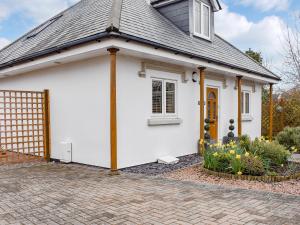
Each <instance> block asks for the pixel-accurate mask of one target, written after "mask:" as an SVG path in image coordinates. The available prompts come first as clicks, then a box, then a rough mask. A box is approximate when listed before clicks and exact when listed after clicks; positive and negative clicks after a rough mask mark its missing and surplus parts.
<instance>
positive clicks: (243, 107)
mask: <svg viewBox="0 0 300 225" xmlns="http://www.w3.org/2000/svg"><path fill="white" fill-rule="evenodd" d="M244 96H245V94H244V92H242V97H241V101H242V102H241V106H242V114H244V113H245V110H244V109H245V105H244Z"/></svg>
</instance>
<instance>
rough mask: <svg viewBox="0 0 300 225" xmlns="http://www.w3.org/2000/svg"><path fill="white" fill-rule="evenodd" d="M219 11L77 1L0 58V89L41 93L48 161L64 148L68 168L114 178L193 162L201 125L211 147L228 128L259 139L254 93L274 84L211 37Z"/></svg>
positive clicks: (133, 0) (169, 2) (122, 0)
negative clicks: (164, 162)
mask: <svg viewBox="0 0 300 225" xmlns="http://www.w3.org/2000/svg"><path fill="white" fill-rule="evenodd" d="M219 10H221V7H220V4H219V2H218V0H210V1H209V0H152V1H151V2H150V1H147V0H82V1H80V2H79V3H77V4H76V5H74V6H72V7H71V8H69V9H67V10H65V11H63V12H62V13H60V14H58V15H56V16H55V17H53V18H51V19H50V20H48V21H46V22H45V23H43V24H41V25H40V26H38V27H37V28H35V29H33V30H32V31H30V32H29V33H27V34H25V35H24V36H22V37H21V38H19V39H18V40H16V41H15V42H13V43H12V44H11V45H9V46H7V47H6V48H4V49H2V50H1V51H0V76H1V79H0V89H5V90H7V89H8V90H10V89H13V90H36V91H40V90H43V89H49V93H50V110H51V113H50V115H51V119H50V120H51V158H53V159H62V151H64V144H62V143H63V142H70V143H72V161H73V162H78V163H83V164H89V165H95V166H101V167H107V168H112V170H116V169H118V168H124V167H129V166H134V165H138V164H143V163H149V162H154V161H156V160H157V159H158V158H159V157H161V156H166V155H172V156H175V157H177V156H182V155H188V154H192V153H196V152H197V151H198V142H199V139H200V137H203V135H204V131H203V127H204V124H203V119H204V118H210V119H211V126H210V127H211V128H210V134H211V136H212V139H216V140H217V139H218V140H222V138H223V137H224V136H226V135H227V133H228V132H229V131H228V126H229V120H230V119H234V120H235V121H236V123H235V126H236V128H237V129H236V131H235V132H236V135H238V131H239V132H240V133H239V134H241V133H243V134H248V135H250V136H251V137H252V138H254V137H257V136H260V135H261V94H262V85H264V84H271V86H272V84H275V83H277V82H279V80H280V78H279V77H277V76H276V75H275V74H273V73H272V72H271V71H269V70H268V69H266V68H264V67H263V66H261V65H259V64H257V63H256V62H255V61H253V60H252V59H250V58H249V57H247V56H246V55H245V54H243V53H242V52H241V51H239V50H238V49H237V48H235V47H234V46H233V45H231V44H230V43H228V42H226V41H225V40H224V39H222V38H221V37H220V36H218V35H217V34H215V31H214V14H215V13H217V12H218V11H219ZM232 25H233V26H234V21H233V23H232ZM250 45H251V43H249V46H250ZM199 84H200V85H199ZM238 93H240V95H239V94H238ZM238 96H240V98H241V100H240V101H238ZM239 102H240V103H241V104H238V103H239ZM238 109H240V110H238ZM238 122H240V124H239V123H238Z"/></svg>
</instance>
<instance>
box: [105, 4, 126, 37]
mask: <svg viewBox="0 0 300 225" xmlns="http://www.w3.org/2000/svg"><path fill="white" fill-rule="evenodd" d="M112 1H113V2H112V7H111V14H110V15H109V18H108V22H107V28H106V31H107V32H113V31H114V32H119V29H120V20H121V11H122V4H123V0H112Z"/></svg>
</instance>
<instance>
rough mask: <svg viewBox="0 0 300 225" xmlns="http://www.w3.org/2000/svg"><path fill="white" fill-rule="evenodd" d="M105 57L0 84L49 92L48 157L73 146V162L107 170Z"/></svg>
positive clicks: (108, 158)
mask: <svg viewBox="0 0 300 225" xmlns="http://www.w3.org/2000/svg"><path fill="white" fill-rule="evenodd" d="M108 75H109V66H108V56H106V57H97V58H94V59H90V60H86V61H81V62H76V63H70V64H66V65H59V66H56V67H52V68H48V69H43V70H38V71H34V72H31V73H27V74H23V75H19V76H15V77H11V78H5V79H1V80H0V89H15V90H36V91H41V90H43V89H49V90H50V113H51V115H50V116H51V145H52V152H51V157H52V158H56V159H60V157H61V147H62V146H61V145H60V142H61V141H64V140H66V139H70V140H71V141H72V143H73V162H79V163H84V164H90V165H97V166H103V167H109V166H110V163H109V162H110V151H109V149H110V147H109V146H110V145H109V76H108Z"/></svg>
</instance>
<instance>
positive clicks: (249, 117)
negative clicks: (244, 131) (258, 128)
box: [242, 115, 253, 122]
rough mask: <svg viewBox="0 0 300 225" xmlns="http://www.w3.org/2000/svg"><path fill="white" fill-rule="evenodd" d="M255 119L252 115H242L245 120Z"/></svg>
mask: <svg viewBox="0 0 300 225" xmlns="http://www.w3.org/2000/svg"><path fill="white" fill-rule="evenodd" d="M252 120H253V117H252V116H250V115H243V116H242V121H243V122H251V121H252Z"/></svg>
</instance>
